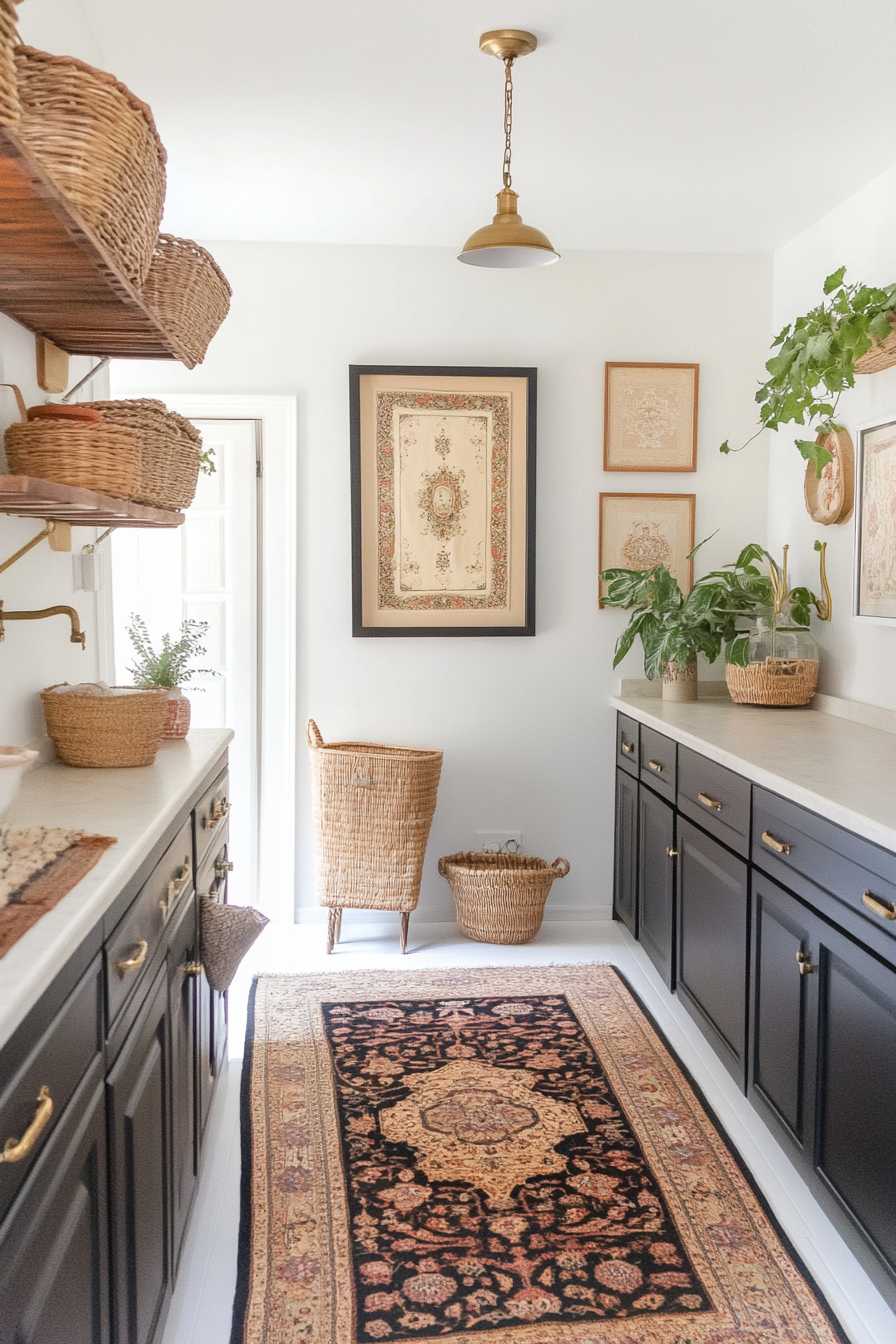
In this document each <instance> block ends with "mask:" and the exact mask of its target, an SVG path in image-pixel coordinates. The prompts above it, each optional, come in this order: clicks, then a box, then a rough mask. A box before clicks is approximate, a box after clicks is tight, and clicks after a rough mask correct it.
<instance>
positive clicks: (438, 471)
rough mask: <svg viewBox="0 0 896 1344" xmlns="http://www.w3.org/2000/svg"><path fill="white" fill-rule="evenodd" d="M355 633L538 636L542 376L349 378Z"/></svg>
mask: <svg viewBox="0 0 896 1344" xmlns="http://www.w3.org/2000/svg"><path fill="white" fill-rule="evenodd" d="M349 388H350V399H351V469H352V585H353V593H352V633H353V634H354V635H355V636H379V635H405V636H411V635H438V636H449V635H534V634H535V409H536V370H535V369H492V368H424V367H417V366H404V365H379V364H378V365H352V366H351V368H350V370H349Z"/></svg>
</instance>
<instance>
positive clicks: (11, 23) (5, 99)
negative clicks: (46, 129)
mask: <svg viewBox="0 0 896 1344" xmlns="http://www.w3.org/2000/svg"><path fill="white" fill-rule="evenodd" d="M17 22H18V20H17V17H16V0H0V125H2V126H18V124H19V110H20V109H19V89H18V81H17V79H16V62H15V57H14V55H13V51H14V50H15V46H16V42H17V38H16V23H17Z"/></svg>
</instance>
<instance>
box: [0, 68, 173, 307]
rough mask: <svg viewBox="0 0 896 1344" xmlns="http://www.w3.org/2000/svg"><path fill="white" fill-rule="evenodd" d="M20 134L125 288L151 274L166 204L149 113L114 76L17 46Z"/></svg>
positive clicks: (161, 156)
mask: <svg viewBox="0 0 896 1344" xmlns="http://www.w3.org/2000/svg"><path fill="white" fill-rule="evenodd" d="M15 57H16V68H17V71H18V90H19V99H20V102H21V120H20V122H19V134H20V135H21V137H22V139H23V140H24V141H25V142H26V144H27V145H28V148H29V149H30V150H31V152H32V153H33V154H34V157H35V158H36V159H37V160H38V162H39V163H40V164H41V165H42V167H43V168H44V169H45V170H46V172H47V173H48V174H49V176H50V177H52V179H53V181H54V182H55V183H56V185H57V186H58V188H59V190H60V191H61V192H62V193H63V195H64V196H65V197H66V198H67V199H68V200H69V201H71V203H72V204H73V206H74V207H75V208H76V209H77V210H78V211H80V213H81V214H82V215H83V217H84V219H85V221H86V222H87V223H88V224H89V225H90V226H91V227H92V228H93V229H94V231H95V232H96V234H97V235H98V237H99V239H100V241H101V242H102V243H104V244H105V246H106V248H107V250H108V252H109V255H110V257H111V259H112V260H113V262H115V263H116V264H117V265H118V266H119V267H120V268H121V270H122V271H123V272H124V274H125V275H126V276H127V278H128V279H129V280H130V281H131V283H132V284H133V285H134V286H136V288H138V289H139V288H140V287H141V286H142V284H143V282H144V280H145V279H146V276H147V274H148V273H149V267H150V263H151V261H152V254H153V248H154V247H155V243H156V236H157V235H158V232H159V223H160V221H161V218H162V206H163V204H164V201H165V158H166V156H165V150H164V147H163V145H162V142H161V140H160V139H159V134H158V131H157V130H156V126H155V122H154V121H153V116H152V112H151V111H150V109H149V107H147V105H146V103H142V102H141V101H140V99H139V98H136V97H135V96H134V95H133V94H132V93H131V91H130V90H129V89H127V88H126V87H125V86H124V84H121V83H120V82H119V81H118V80H117V79H116V78H115V77H114V75H109V74H106V73H105V72H104V71H102V70H95V69H94V68H93V66H90V65H86V64H85V63H84V62H83V61H79V60H76V59H75V57H74V56H50V55H48V54H47V52H44V51H35V49H34V48H33V47H16V51H15Z"/></svg>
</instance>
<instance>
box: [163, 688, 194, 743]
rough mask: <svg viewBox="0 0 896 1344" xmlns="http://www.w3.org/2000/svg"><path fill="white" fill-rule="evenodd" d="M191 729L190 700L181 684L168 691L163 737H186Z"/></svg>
mask: <svg viewBox="0 0 896 1344" xmlns="http://www.w3.org/2000/svg"><path fill="white" fill-rule="evenodd" d="M189 731H190V702H189V700H188V699H187V697H186V696H185V695H184V693H183V691H182V690H181V689H180V687H179V686H172V687H170V689H169V691H168V707H167V710H166V712H165V718H164V720H163V722H162V734H161V736H162V738H163V739H164V738H166V737H186V735H187V733H188V732H189Z"/></svg>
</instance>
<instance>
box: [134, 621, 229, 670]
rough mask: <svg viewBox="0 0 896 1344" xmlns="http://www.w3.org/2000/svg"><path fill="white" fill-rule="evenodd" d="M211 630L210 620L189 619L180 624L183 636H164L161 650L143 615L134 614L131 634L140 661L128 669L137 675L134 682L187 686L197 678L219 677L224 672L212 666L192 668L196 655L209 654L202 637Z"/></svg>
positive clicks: (137, 658)
mask: <svg viewBox="0 0 896 1344" xmlns="http://www.w3.org/2000/svg"><path fill="white" fill-rule="evenodd" d="M207 630H208V621H191V620H185V621H183V622H182V624H181V627H180V638H179V639H176V640H172V638H171V636H170V635H168V634H165V635H163V636H162V647H161V649H160V651H159V652H158V653H156V651H155V649H154V648H153V646H152V643H151V642H150V638H149V631H148V630H147V628H146V622H145V621H144V620H143V617H142V616H137V615H136V614H134V613H133V612H132V613H131V624H130V625H129V626H128V637H129V639H130V641H131V643H132V644H133V646H134V649H135V650H136V654H137V657H136V661H135V663H134V666H133V667H129V668H128V671H129V672H130V674H131V676H132V677H133V678H134V685H135V686H140V687H144V688H146V687H150V686H167V687H169V688H171V687H174V686H184V685H186V683H187V682H188V681H190V680H191V678H193V677H199V676H211V677H217V676H219V675H220V673H218V672H216V671H215V669H214V668H212V667H189V666H188V664H189V663H190V662H191V661H192V659H194V658H198V657H200V655H201V654H203V653H205V648H204V646H203V644H202V639H203V638H204V636H205V633H206V631H207Z"/></svg>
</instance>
